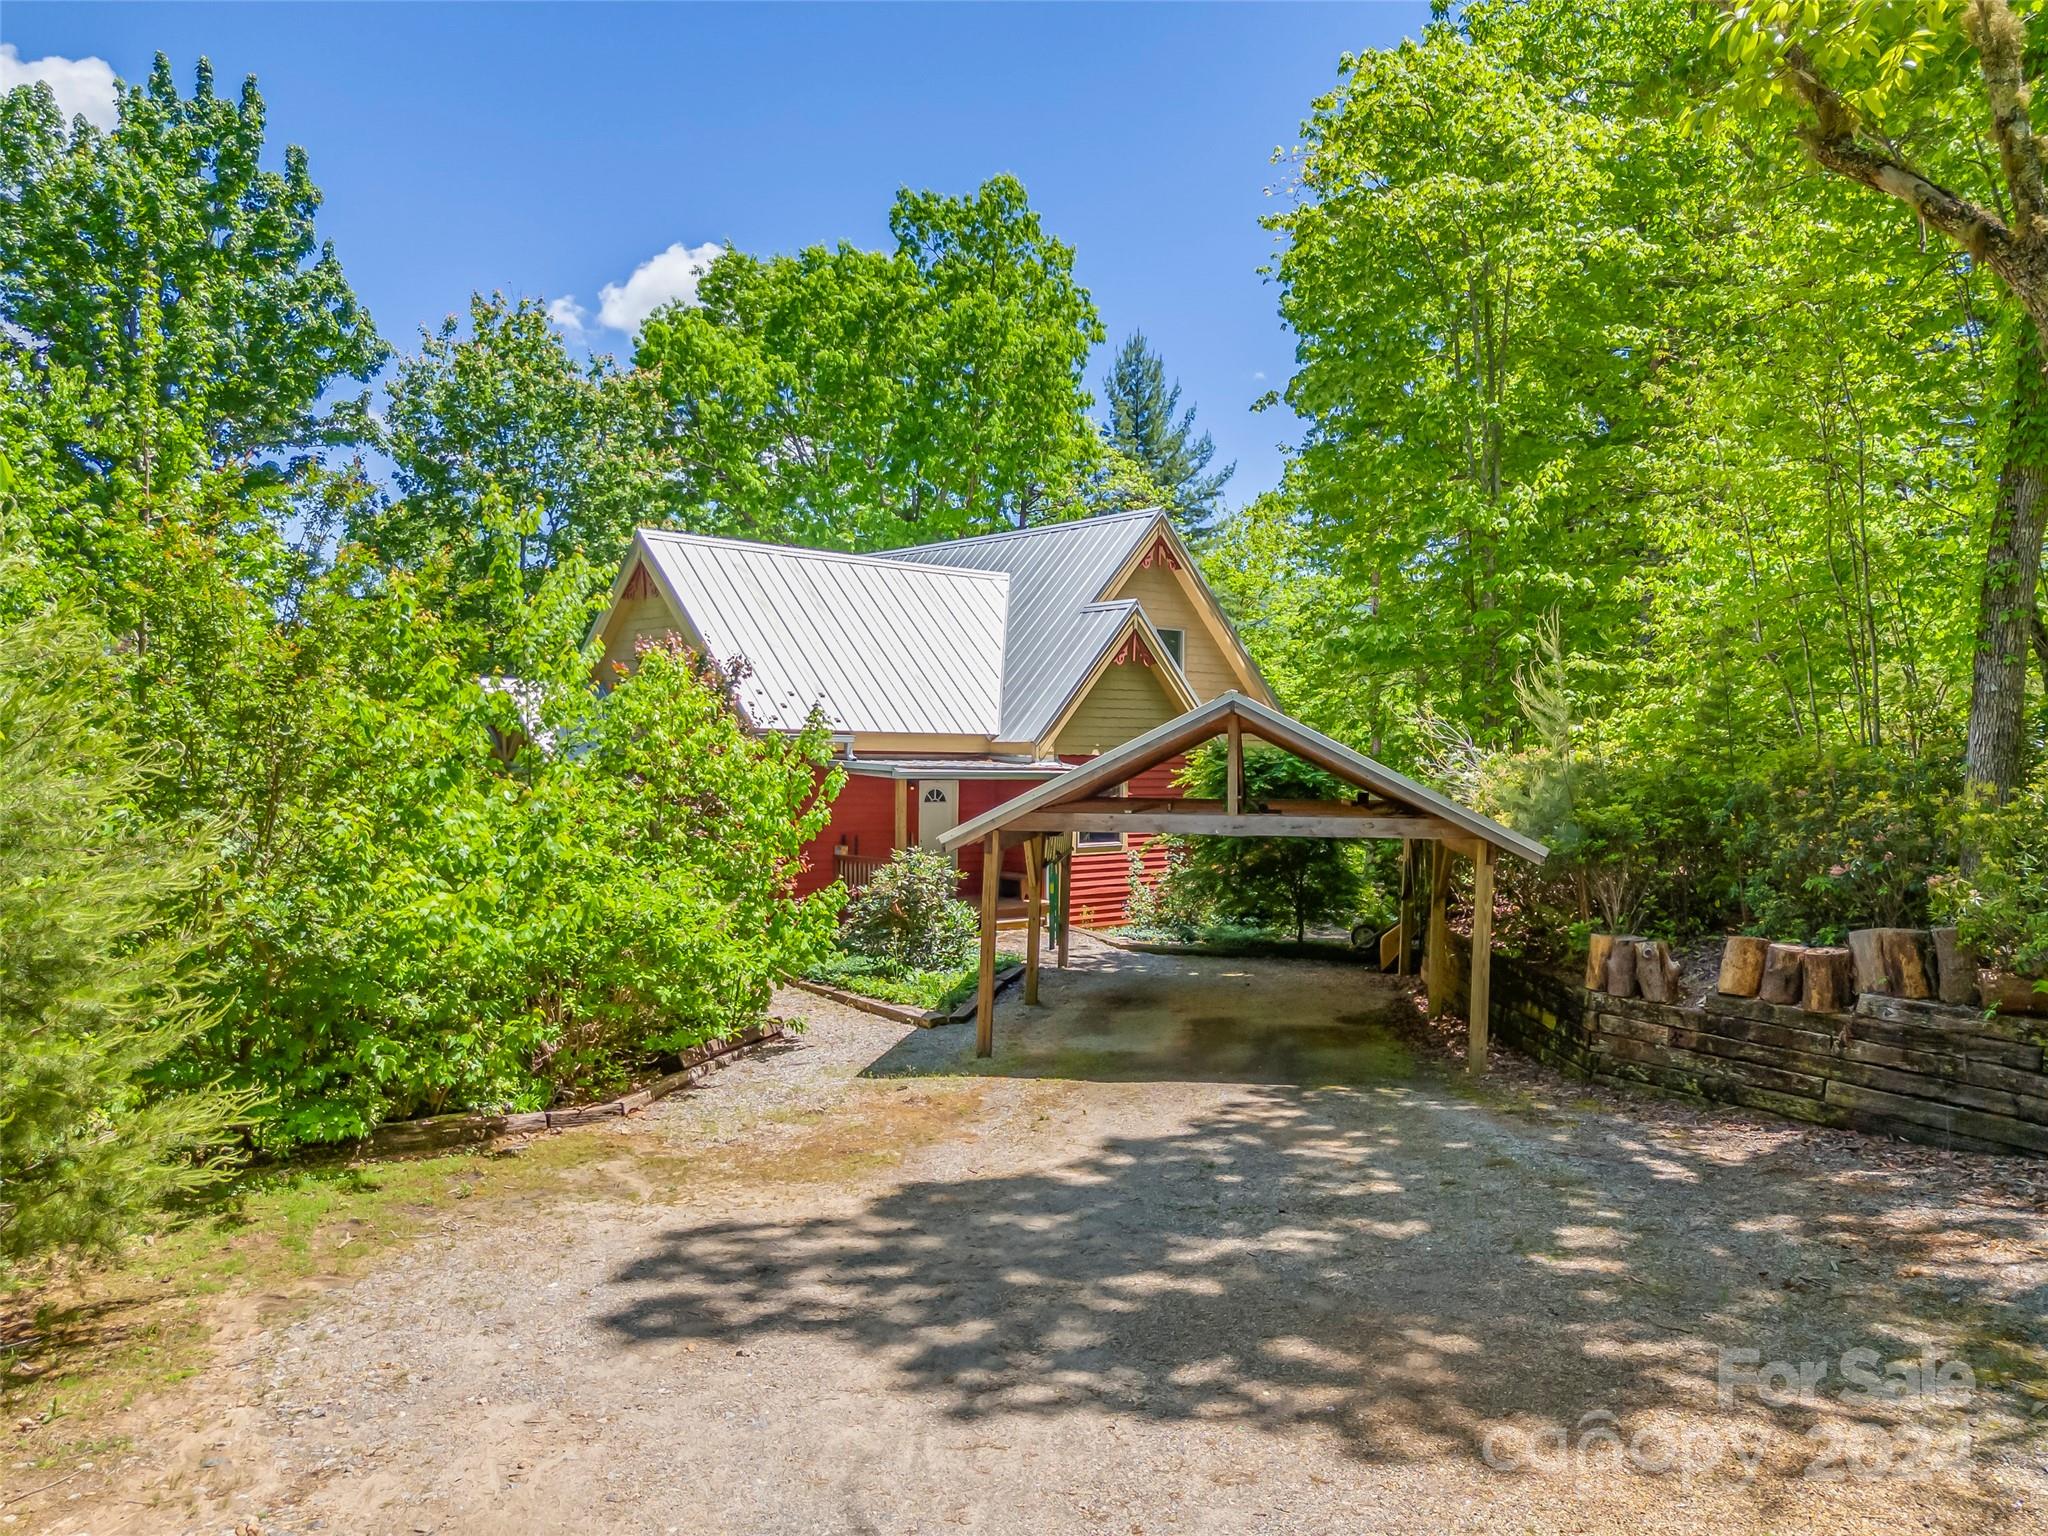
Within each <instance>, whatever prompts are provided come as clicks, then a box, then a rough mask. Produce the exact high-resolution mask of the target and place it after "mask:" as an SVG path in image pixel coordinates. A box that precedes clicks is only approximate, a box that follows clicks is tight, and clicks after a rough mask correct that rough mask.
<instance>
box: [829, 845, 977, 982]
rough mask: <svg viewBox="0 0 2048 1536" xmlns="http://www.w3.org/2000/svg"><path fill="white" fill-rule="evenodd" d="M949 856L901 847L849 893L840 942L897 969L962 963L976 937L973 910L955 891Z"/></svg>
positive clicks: (926, 968)
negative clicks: (850, 895)
mask: <svg viewBox="0 0 2048 1536" xmlns="http://www.w3.org/2000/svg"><path fill="white" fill-rule="evenodd" d="M959 879H960V877H959V873H958V871H957V870H955V869H954V867H953V861H952V860H951V859H949V858H947V857H946V856H945V855H944V854H941V853H935V852H933V851H932V850H931V849H929V848H899V849H897V850H896V852H895V854H894V855H893V856H891V858H890V860H889V862H888V863H887V864H884V865H883V866H882V867H881V868H880V869H878V870H876V871H875V873H874V876H873V877H872V878H871V879H870V880H869V881H868V883H867V884H866V885H864V886H862V887H861V888H860V889H859V890H858V891H855V892H854V893H853V899H852V900H851V901H849V902H848V903H847V905H846V916H845V917H844V919H843V920H842V921H841V924H840V943H841V944H842V946H844V948H845V949H846V950H848V951H849V952H850V953H852V954H855V955H862V956H865V957H867V958H868V959H871V960H877V961H880V962H882V963H883V964H885V965H887V966H889V967H891V968H893V969H894V970H896V971H897V972H910V971H936V970H945V969H948V968H949V967H952V966H956V965H961V964H964V963H965V961H966V959H967V956H968V955H969V954H970V953H971V952H972V951H973V949H974V947H975V944H976V942H977V940H978V939H979V937H980V925H979V923H978V922H977V921H976V919H975V915H974V911H973V909H972V908H970V907H969V906H968V905H967V904H966V903H965V902H963V901H961V900H959V899H958V898H957V897H956V896H954V894H953V892H954V889H955V887H956V886H957V885H958V884H959Z"/></svg>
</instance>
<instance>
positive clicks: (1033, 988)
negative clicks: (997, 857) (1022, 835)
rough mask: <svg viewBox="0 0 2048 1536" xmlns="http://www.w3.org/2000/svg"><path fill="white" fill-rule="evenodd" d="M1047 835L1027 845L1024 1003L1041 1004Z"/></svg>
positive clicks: (1039, 836)
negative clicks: (1040, 929)
mask: <svg viewBox="0 0 2048 1536" xmlns="http://www.w3.org/2000/svg"><path fill="white" fill-rule="evenodd" d="M1044 891H1045V834H1044V833H1043V832H1040V833H1039V834H1037V835H1036V836H1035V837H1031V838H1027V839H1026V840H1025V843H1024V921H1025V925H1026V926H1025V929H1024V1001H1025V1002H1027V1003H1030V1004H1031V1005H1032V1006H1034V1007H1036V1006H1037V1003H1038V925H1039V920H1040V919H1041V918H1042V917H1043V916H1044V913H1045V902H1044V900H1043V896H1044Z"/></svg>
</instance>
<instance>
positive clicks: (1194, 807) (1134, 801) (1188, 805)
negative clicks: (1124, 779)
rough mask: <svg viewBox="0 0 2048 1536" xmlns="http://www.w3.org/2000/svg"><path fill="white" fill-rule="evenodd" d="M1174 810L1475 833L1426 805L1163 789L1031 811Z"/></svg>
mask: <svg viewBox="0 0 2048 1536" xmlns="http://www.w3.org/2000/svg"><path fill="white" fill-rule="evenodd" d="M1159 811H1170V812H1172V813H1174V814H1175V815H1192V816H1268V815H1272V816H1325V817H1343V818H1345V819H1346V820H1349V821H1394V822H1400V823H1402V824H1404V825H1408V824H1413V825H1415V826H1418V827H1420V828H1422V829H1423V832H1422V834H1421V835H1425V836H1426V835H1427V834H1428V832H1429V830H1430V829H1432V828H1441V829H1442V833H1441V835H1443V836H1445V837H1470V836H1471V835H1472V834H1471V833H1469V832H1467V831H1466V830H1465V829H1464V828H1462V827H1457V826H1453V825H1452V824H1451V823H1450V822H1448V821H1445V820H1444V819H1443V818H1442V817H1439V816H1431V815H1428V814H1427V813H1425V812H1422V811H1412V810H1409V809H1407V808H1406V807H1405V806H1398V805H1380V806H1371V805H1357V804H1354V803H1353V802H1351V801H1348V800H1247V801H1244V802H1242V803H1241V804H1240V805H1239V806H1238V808H1237V809H1236V810H1235V811H1233V810H1231V809H1230V804H1229V802H1228V801H1225V800H1204V799H1198V798H1195V797H1192V796H1186V795H1162V796H1152V797H1149V798H1141V797H1139V796H1135V795H1091V796H1087V797H1084V798H1082V799H1079V800H1065V801H1061V802H1059V803H1058V804H1055V805H1048V806H1041V807H1040V808H1039V809H1038V810H1036V811H1033V812H1031V813H1030V814H1031V815H1034V816H1053V815H1061V816H1065V815H1077V816H1092V815H1097V814H1101V813H1115V814H1119V815H1150V814H1152V813H1154V812H1159ZM1021 822H1022V818H1021V817H1020V818H1019V820H1018V821H1014V822H1011V823H1009V824H1008V827H1007V828H1006V829H1005V830H1014V829H1015V828H1016V827H1017V826H1019V825H1020V824H1021Z"/></svg>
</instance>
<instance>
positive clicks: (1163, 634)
mask: <svg viewBox="0 0 2048 1536" xmlns="http://www.w3.org/2000/svg"><path fill="white" fill-rule="evenodd" d="M1155 627H1156V626H1155ZM1187 638H1188V636H1187V631H1186V630H1184V629H1162V630H1160V631H1159V643H1160V644H1161V645H1164V646H1165V647H1166V654H1167V655H1169V656H1171V657H1172V658H1173V664H1174V665H1175V666H1176V667H1185V666H1186V665H1187V661H1186V659H1185V657H1184V656H1183V655H1182V653H1183V652H1184V651H1185V650H1186V648H1187Z"/></svg>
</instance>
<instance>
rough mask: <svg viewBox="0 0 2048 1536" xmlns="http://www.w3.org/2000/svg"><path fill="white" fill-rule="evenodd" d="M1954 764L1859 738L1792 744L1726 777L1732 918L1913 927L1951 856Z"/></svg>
mask: <svg viewBox="0 0 2048 1536" xmlns="http://www.w3.org/2000/svg"><path fill="white" fill-rule="evenodd" d="M1960 791H1961V783H1960V779H1959V775H1958V774H1957V772H1956V769H1955V766H1954V764H1953V763H1952V762H1950V761H1948V760H1946V759H1945V758H1942V757H1934V756H1930V757H1926V758H1916V757H1907V756H1904V755H1902V754H1890V753H1878V752H1871V751H1868V750H1862V749H1855V748H1835V749H1831V750H1829V751H1827V752H1825V753H1822V754H1820V755H1818V756H1816V755H1814V754H1813V753H1811V752H1802V751H1797V750H1793V751H1787V752H1783V753H1780V754H1778V755H1777V756H1775V757H1773V758H1771V759H1768V760H1767V761H1765V762H1764V763H1762V764H1761V765H1759V767H1758V769H1757V770H1756V771H1754V772H1752V773H1750V774H1747V775H1745V776H1743V777H1742V778H1741V779H1739V780H1736V781H1735V782H1734V783H1732V784H1731V785H1730V786H1729V793H1728V797H1727V803H1728V818H1727V823H1726V827H1727V830H1726V833H1725V834H1724V838H1723V851H1724V856H1725V857H1726V859H1727V861H1728V866H1729V870H1730V874H1731V877H1732V882H1733V886H1734V897H1735V905H1736V908H1737V910H1736V911H1735V913H1733V914H1732V917H1733V919H1734V921H1736V922H1740V923H1742V924H1743V926H1745V927H1747V928H1749V929H1751V930H1753V931H1755V932H1757V933H1761V934H1767V935H1769V936H1771V937H1775V938H1803V939H1810V940H1817V941H1822V942H1833V941H1836V940H1839V939H1840V938H1841V936H1842V935H1843V934H1845V933H1846V932H1848V930H1849V929H1851V928H1863V927H1900V926H1904V927H1917V926H1919V925H1921V924H1923V923H1925V922H1926V921H1927V920H1928V912H1929V908H1928V894H1929V889H1928V882H1929V880H1930V878H1931V877H1934V876H1938V875H1941V874H1943V873H1945V872H1947V871H1950V870H1953V869H1954V868H1955V865H1956V856H1957V845H1956V836H1955V830H1956V805H1957V801H1958V796H1959V794H1960Z"/></svg>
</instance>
